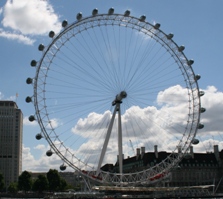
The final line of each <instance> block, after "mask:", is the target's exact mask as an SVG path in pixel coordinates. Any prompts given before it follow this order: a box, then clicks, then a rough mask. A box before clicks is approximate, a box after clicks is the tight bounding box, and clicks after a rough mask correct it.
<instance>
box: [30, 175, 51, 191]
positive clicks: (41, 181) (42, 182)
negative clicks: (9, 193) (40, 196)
mask: <svg viewBox="0 0 223 199" xmlns="http://www.w3.org/2000/svg"><path fill="white" fill-rule="evenodd" d="M48 188H49V182H48V179H47V177H46V176H45V175H39V176H38V178H37V179H36V180H35V181H34V183H33V191H38V192H39V193H41V192H43V191H46V190H48Z"/></svg>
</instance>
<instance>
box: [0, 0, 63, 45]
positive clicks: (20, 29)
mask: <svg viewBox="0 0 223 199" xmlns="http://www.w3.org/2000/svg"><path fill="white" fill-rule="evenodd" d="M0 14H2V15H3V19H2V25H3V27H4V29H0V37H3V38H7V39H10V40H16V41H18V42H20V43H23V44H26V45H32V44H33V43H34V42H35V40H34V39H32V37H33V36H35V35H44V34H47V33H48V32H49V31H51V30H53V31H54V32H56V33H58V32H59V31H60V29H61V24H60V22H59V16H58V15H57V14H56V13H55V12H54V9H53V7H52V6H51V4H50V3H49V1H44V0H32V1H30V0H13V1H11V0H7V1H6V4H5V6H4V7H3V8H1V10H0ZM6 29H7V30H6ZM9 30H10V31H9Z"/></svg>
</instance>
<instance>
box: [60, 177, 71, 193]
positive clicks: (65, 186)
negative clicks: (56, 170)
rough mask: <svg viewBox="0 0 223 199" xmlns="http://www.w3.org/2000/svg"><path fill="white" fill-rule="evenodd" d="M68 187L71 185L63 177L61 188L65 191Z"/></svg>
mask: <svg viewBox="0 0 223 199" xmlns="http://www.w3.org/2000/svg"><path fill="white" fill-rule="evenodd" d="M68 187H69V186H68V184H67V182H66V180H64V179H63V178H61V180H60V190H61V191H65V190H66V189H67V188H68Z"/></svg>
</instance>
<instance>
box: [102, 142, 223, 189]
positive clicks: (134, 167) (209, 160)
mask: <svg viewBox="0 0 223 199" xmlns="http://www.w3.org/2000/svg"><path fill="white" fill-rule="evenodd" d="M213 149H214V152H211V153H194V151H193V147H192V146H191V147H190V151H189V152H188V154H187V155H185V157H184V158H183V159H182V160H181V161H180V162H179V164H178V165H176V166H175V168H174V169H172V170H171V172H170V175H169V177H168V178H167V179H165V180H163V181H161V182H160V183H161V184H160V186H165V187H182V186H198V185H212V184H215V185H216V188H217V187H218V188H219V190H221V191H223V186H222V183H223V180H222V179H223V164H222V163H223V150H221V151H219V149H218V145H215V146H214V148H213ZM169 155H170V153H168V152H166V151H160V152H159V151H158V147H157V146H156V145H155V146H154V152H145V148H144V147H142V148H141V149H139V148H138V149H136V156H133V157H128V158H126V159H123V172H124V173H128V172H135V171H140V170H142V169H146V168H149V167H152V166H155V165H156V164H159V163H160V162H161V161H163V160H164V159H166V158H167V157H168V156H169ZM101 169H102V170H104V171H109V172H118V171H119V165H118V161H117V162H116V164H115V165H113V164H105V165H104V166H103V167H102V168H101Z"/></svg>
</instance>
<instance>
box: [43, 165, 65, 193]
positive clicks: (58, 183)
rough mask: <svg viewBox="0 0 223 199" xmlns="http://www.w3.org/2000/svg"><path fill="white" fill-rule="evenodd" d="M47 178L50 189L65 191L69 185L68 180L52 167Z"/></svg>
mask: <svg viewBox="0 0 223 199" xmlns="http://www.w3.org/2000/svg"><path fill="white" fill-rule="evenodd" d="M47 179H48V182H49V190H50V191H64V190H65V189H66V188H67V187H68V185H67V182H66V181H65V180H64V179H63V178H61V177H60V174H59V173H58V171H57V170H56V169H54V170H52V169H50V170H49V171H48V173H47Z"/></svg>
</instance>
